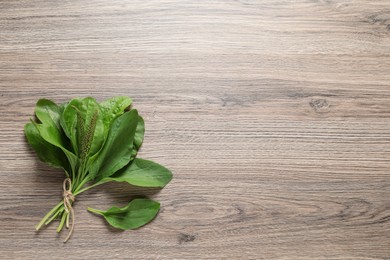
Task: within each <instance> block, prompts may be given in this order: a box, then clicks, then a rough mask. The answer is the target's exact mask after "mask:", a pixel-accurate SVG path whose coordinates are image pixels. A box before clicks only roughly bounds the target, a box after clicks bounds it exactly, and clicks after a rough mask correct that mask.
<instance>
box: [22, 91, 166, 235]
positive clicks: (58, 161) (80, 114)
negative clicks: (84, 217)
mask: <svg viewBox="0 0 390 260" xmlns="http://www.w3.org/2000/svg"><path fill="white" fill-rule="evenodd" d="M131 103H132V100H131V99H130V98H128V97H125V96H118V97H113V98H111V99H108V100H105V101H103V102H101V103H98V102H97V101H96V100H95V99H94V98H92V97H86V98H75V99H72V100H71V101H69V102H66V103H63V104H59V105H57V104H56V103H54V102H53V101H50V100H48V99H40V100H39V101H38V102H37V104H36V107H35V118H34V120H31V122H30V123H27V124H26V125H25V128H24V131H25V134H26V137H27V141H28V143H29V144H30V145H31V146H32V148H33V149H34V150H35V152H36V153H37V155H38V158H39V159H40V160H41V161H43V162H45V163H47V164H49V165H51V166H53V167H56V168H61V169H63V170H64V171H65V175H66V177H65V178H66V179H65V181H64V187H63V189H64V194H63V200H61V201H60V202H59V203H58V204H57V205H56V206H55V207H54V208H53V209H52V210H50V211H49V212H48V213H47V214H46V216H44V217H43V218H42V220H41V221H40V222H39V224H38V225H37V226H36V229H37V230H39V229H40V228H41V227H42V226H43V225H48V224H49V223H51V222H52V221H53V220H55V219H59V220H60V222H59V226H58V228H57V232H60V231H61V230H62V229H63V227H64V226H66V227H69V221H70V220H69V219H70V218H71V221H72V222H71V230H70V232H69V234H68V237H67V238H66V239H65V242H66V241H67V240H68V239H69V237H70V235H71V233H72V230H73V221H74V215H73V214H74V213H73V209H72V203H73V202H74V200H75V197H76V196H77V195H79V194H80V193H82V192H84V191H86V190H88V189H91V188H93V187H96V186H98V185H100V184H103V183H106V182H110V181H115V182H127V183H129V184H131V185H133V186H139V187H158V188H163V187H164V186H165V185H166V184H168V183H169V181H170V180H171V179H172V173H171V172H170V171H169V170H168V169H167V168H165V167H163V166H161V165H159V164H157V163H155V162H152V161H149V160H144V159H139V158H137V153H138V150H139V149H140V147H141V144H142V142H143V139H144V132H145V125H144V120H143V119H142V117H141V116H140V115H138V112H137V110H136V109H131ZM159 209H160V204H159V203H158V202H156V201H154V200H150V199H146V198H145V199H134V200H132V201H130V203H129V204H128V205H127V206H125V207H123V208H118V207H112V208H110V209H108V210H107V211H102V210H97V209H92V208H88V210H89V211H91V212H93V213H96V214H99V215H102V216H103V217H104V218H105V219H106V221H107V222H108V223H109V224H111V225H112V226H114V227H116V228H119V229H123V230H127V229H135V228H138V227H140V226H143V225H145V224H147V223H148V222H150V221H151V220H152V219H153V218H154V217H155V216H156V215H157V213H158V211H159Z"/></svg>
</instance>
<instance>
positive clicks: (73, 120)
mask: <svg viewBox="0 0 390 260" xmlns="http://www.w3.org/2000/svg"><path fill="white" fill-rule="evenodd" d="M101 113H102V112H101V110H100V106H99V104H98V103H97V102H96V100H95V99H94V98H91V97H87V98H84V99H73V100H72V101H71V102H70V103H69V104H68V105H67V106H66V108H65V110H64V113H63V116H62V120H61V125H62V127H63V129H64V131H65V133H66V135H67V136H68V138H69V139H70V140H71V143H72V146H73V149H74V150H75V151H77V155H78V156H79V157H80V158H81V159H82V160H83V159H84V158H86V157H87V156H93V155H94V154H96V153H97V152H98V151H99V150H100V149H101V147H102V145H103V143H104V137H105V136H104V124H103V119H102V116H101Z"/></svg>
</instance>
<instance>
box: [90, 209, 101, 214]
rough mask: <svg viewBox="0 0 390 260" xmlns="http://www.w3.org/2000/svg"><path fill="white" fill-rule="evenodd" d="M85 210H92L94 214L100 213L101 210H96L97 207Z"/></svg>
mask: <svg viewBox="0 0 390 260" xmlns="http://www.w3.org/2000/svg"><path fill="white" fill-rule="evenodd" d="M87 210H88V211H90V212H93V213H95V214H99V215H102V211H101V210H97V209H93V208H87Z"/></svg>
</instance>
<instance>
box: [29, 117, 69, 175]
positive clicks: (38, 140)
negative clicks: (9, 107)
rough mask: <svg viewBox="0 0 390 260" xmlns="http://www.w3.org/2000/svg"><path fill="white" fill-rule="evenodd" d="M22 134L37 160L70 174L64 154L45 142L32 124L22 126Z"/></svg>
mask: <svg viewBox="0 0 390 260" xmlns="http://www.w3.org/2000/svg"><path fill="white" fill-rule="evenodd" d="M24 132H25V134H26V138H27V141H28V143H29V144H30V145H31V146H32V148H33V149H34V150H35V152H36V153H37V155H38V158H39V159H40V160H41V161H42V162H45V163H47V164H49V165H51V166H53V167H56V168H62V169H64V170H65V171H66V172H67V173H70V171H71V168H70V165H69V162H68V159H67V157H66V155H65V154H64V152H63V151H62V150H61V149H60V148H58V147H56V146H54V145H52V144H50V143H48V142H46V141H45V140H44V139H43V138H42V137H41V135H40V134H39V131H38V129H37V128H36V127H35V125H34V124H33V123H28V124H26V125H25V126H24Z"/></svg>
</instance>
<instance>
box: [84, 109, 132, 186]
mask: <svg viewBox="0 0 390 260" xmlns="http://www.w3.org/2000/svg"><path fill="white" fill-rule="evenodd" d="M137 123H138V112H137V110H135V109H133V110H131V111H130V112H126V113H124V114H123V115H121V116H119V117H118V118H116V119H114V121H113V122H112V125H111V129H110V132H109V133H108V136H107V139H106V142H105V143H104V146H103V148H102V149H101V151H100V152H99V153H98V154H97V156H96V159H95V158H93V161H92V163H91V165H90V170H89V172H90V174H91V177H92V178H95V180H96V181H99V180H101V179H103V178H105V177H109V176H111V175H112V174H114V173H115V172H116V171H118V170H119V169H121V168H123V167H124V166H125V165H126V164H128V163H129V161H130V156H131V151H132V144H133V140H134V134H135V131H136V127H137Z"/></svg>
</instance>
